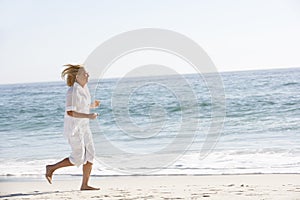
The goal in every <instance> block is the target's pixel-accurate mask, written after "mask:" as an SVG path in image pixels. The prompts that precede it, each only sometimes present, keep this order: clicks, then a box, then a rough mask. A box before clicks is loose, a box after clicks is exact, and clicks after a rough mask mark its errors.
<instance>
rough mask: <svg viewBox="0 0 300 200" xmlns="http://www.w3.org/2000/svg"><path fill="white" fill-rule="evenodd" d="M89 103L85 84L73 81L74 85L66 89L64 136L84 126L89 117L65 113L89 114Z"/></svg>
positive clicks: (88, 92)
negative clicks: (72, 115) (77, 116)
mask: <svg viewBox="0 0 300 200" xmlns="http://www.w3.org/2000/svg"><path fill="white" fill-rule="evenodd" d="M90 103H91V95H90V91H89V89H88V87H87V85H85V86H84V87H82V86H81V85H79V84H78V83H77V82H75V83H74V85H73V86H71V87H70V88H69V89H68V91H67V97H66V110H65V117H64V136H65V137H66V138H68V137H69V136H70V135H74V134H75V132H76V131H77V130H78V128H79V127H86V126H88V125H89V119H87V118H75V117H71V116H69V115H68V114H67V111H76V112H79V113H85V114H89V113H90Z"/></svg>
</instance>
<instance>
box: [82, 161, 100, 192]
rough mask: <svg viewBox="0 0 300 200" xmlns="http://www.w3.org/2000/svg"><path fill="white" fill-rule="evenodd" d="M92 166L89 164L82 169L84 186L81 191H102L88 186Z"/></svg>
mask: <svg viewBox="0 0 300 200" xmlns="http://www.w3.org/2000/svg"><path fill="white" fill-rule="evenodd" d="M92 166H93V164H92V163H90V162H87V163H86V164H84V165H83V167H82V174H83V177H82V185H81V188H80V190H100V188H94V187H91V186H89V185H88V182H89V179H90V175H91V171H92Z"/></svg>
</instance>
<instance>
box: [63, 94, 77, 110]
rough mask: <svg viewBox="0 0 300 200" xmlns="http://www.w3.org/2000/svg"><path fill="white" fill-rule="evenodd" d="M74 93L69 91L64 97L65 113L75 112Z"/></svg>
mask: <svg viewBox="0 0 300 200" xmlns="http://www.w3.org/2000/svg"><path fill="white" fill-rule="evenodd" d="M76 99H77V97H76V92H75V91H73V90H69V91H68V92H67V97H66V111H76V110H77V107H76Z"/></svg>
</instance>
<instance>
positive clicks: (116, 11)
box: [0, 0, 300, 84]
mask: <svg viewBox="0 0 300 200" xmlns="http://www.w3.org/2000/svg"><path fill="white" fill-rule="evenodd" d="M140 28H162V29H169V30H172V31H176V32H178V33H181V34H183V35H185V36H187V37H189V38H190V39H192V40H194V41H195V42H197V43H198V44H199V45H200V46H201V47H202V48H203V49H204V50H205V51H206V52H207V54H208V55H209V56H210V58H211V59H212V60H213V62H214V63H215V65H216V67H217V69H218V70H219V71H236V70H252V69H272V68H289V67H300V56H299V55H300V54H299V52H300V37H299V36H300V1H297V0H281V1H278V0H248V1H247V0H245V1H237V0H207V1H201V0H106V1H104V0H94V1H84V0H82V1H71V0H64V1H60V0H0V84H7V83H24V82H45V81H59V80H61V79H60V72H61V71H62V69H63V68H62V65H63V64H66V63H83V62H84V61H85V60H86V58H87V57H88V55H89V54H90V53H91V52H92V51H93V50H94V49H95V48H96V47H97V46H98V45H100V44H101V43H102V42H104V41H106V40H108V39H110V38H111V37H113V36H115V35H118V34H120V33H123V32H126V31H130V30H134V29H140Z"/></svg>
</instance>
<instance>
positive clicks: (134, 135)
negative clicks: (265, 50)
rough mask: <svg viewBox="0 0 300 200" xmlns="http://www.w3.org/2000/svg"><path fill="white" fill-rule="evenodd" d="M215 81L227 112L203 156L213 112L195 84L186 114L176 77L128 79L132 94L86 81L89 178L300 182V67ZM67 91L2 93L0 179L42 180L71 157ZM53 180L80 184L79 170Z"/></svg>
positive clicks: (191, 79) (12, 88) (15, 88)
mask: <svg viewBox="0 0 300 200" xmlns="http://www.w3.org/2000/svg"><path fill="white" fill-rule="evenodd" d="M220 76H221V78H222V80H223V85H224V94H225V106H226V107H225V108H226V110H225V111H226V113H225V118H224V123H223V129H222V131H221V132H220V136H219V137H218V138H217V140H216V141H215V142H216V144H215V146H214V147H213V148H212V149H211V151H210V153H209V154H208V155H206V156H205V157H201V156H200V154H201V151H202V147H203V145H204V143H205V141H206V140H205V138H207V136H208V134H209V133H208V129H209V127H210V126H212V124H213V123H212V121H211V119H212V115H211V112H212V108H213V105H212V101H211V96H210V91H209V90H208V88H207V87H206V85H205V81H203V80H201V78H199V76H198V75H193V74H189V75H185V76H184V78H185V79H186V81H187V83H188V85H189V87H190V88H191V90H192V92H193V94H194V97H195V98H194V99H190V100H191V102H190V103H189V99H188V98H186V99H185V101H187V103H188V104H185V105H189V106H183V103H182V102H180V101H179V98H178V97H180V96H183V97H184V96H187V92H188V91H187V90H186V87H185V86H183V85H182V84H179V83H180V81H178V78H179V77H176V76H170V77H167V76H166V77H152V78H151V77H143V78H128V79H126V80H125V83H126V84H125V86H128V87H124V85H123V87H124V88H121V89H119V90H118V91H117V92H116V86H117V85H118V83H119V82H118V79H105V80H100V81H90V83H89V87H90V91H91V95H92V98H93V99H99V100H100V101H101V106H100V107H99V108H97V109H95V110H93V111H92V112H97V113H99V114H100V116H99V117H98V118H97V120H94V121H91V122H90V123H91V129H92V132H93V137H94V143H95V147H96V157H97V159H96V161H95V163H94V168H93V171H92V175H93V176H115V175H135V174H143V175H182V174H189V175H206V174H249V173H250V174H253V173H254V174H256V173H299V172H300V92H299V91H300V68H291V69H277V70H258V71H242V72H224V73H220ZM181 78H182V77H181ZM158 80H159V81H158ZM136 83H140V84H139V87H137V88H135V90H129V89H128V88H132V86H134V85H135V84H136ZM166 85H167V86H168V87H166ZM67 89H68V87H67V86H66V84H65V83H64V81H61V82H49V83H26V84H10V85H0V91H1V95H0V113H1V115H0V135H1V140H0V180H4V179H7V178H8V177H15V178H18V177H21V178H24V177H25V178H26V177H42V176H43V175H44V173H45V165H46V164H51V163H55V162H57V161H60V160H61V159H63V158H65V157H68V156H69V154H70V147H69V145H68V143H67V140H66V139H65V138H64V137H63V117H64V112H65V111H64V108H65V94H66V91H67ZM174 90H176V91H175V92H174ZM128 91H131V93H130V94H129V96H127V97H126V96H125V97H124V96H122V95H123V94H125V93H128ZM132 91H133V92H132ZM195 102H196V103H195ZM195 112H196V114H197V115H195ZM124 113H125V114H124ZM183 113H184V115H185V116H184V117H183V116H182V115H183ZM195 121H197V123H196V124H195ZM183 124H184V125H183ZM195 126H196V127H195ZM178 138H179V139H178ZM177 139H178V140H177ZM187 140H188V141H189V143H187V144H185V143H184V142H185V141H187ZM174 141H177V142H178V141H179V143H178V144H175V145H173V143H174ZM180 141H182V143H181V142H180ZM172 145H173V147H172V148H169V147H170V146H172ZM157 152H159V153H157ZM161 152H162V153H161ZM168 158H169V159H168ZM149 161H151V162H149ZM152 161H153V162H152ZM153 163H156V164H155V165H154V164H153ZM157 163H158V164H157ZM55 173H56V175H57V176H77V175H80V174H81V169H80V168H77V167H69V168H64V169H60V170H58V171H57V172H55Z"/></svg>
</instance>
